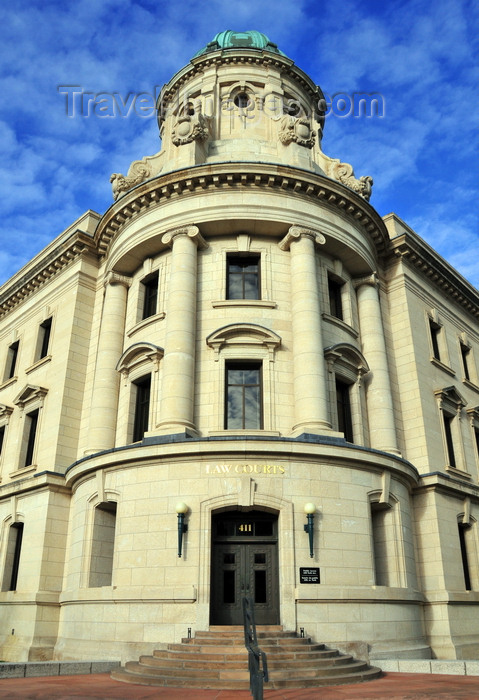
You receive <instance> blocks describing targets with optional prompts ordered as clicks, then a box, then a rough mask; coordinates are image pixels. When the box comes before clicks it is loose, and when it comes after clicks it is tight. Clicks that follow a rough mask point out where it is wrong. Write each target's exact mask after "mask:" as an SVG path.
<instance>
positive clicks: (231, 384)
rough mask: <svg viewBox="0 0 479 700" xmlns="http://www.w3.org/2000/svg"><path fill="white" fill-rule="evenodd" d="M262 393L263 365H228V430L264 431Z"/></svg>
mask: <svg viewBox="0 0 479 700" xmlns="http://www.w3.org/2000/svg"><path fill="white" fill-rule="evenodd" d="M261 393H262V392H261V363H259V362H255V363H240V362H228V363H227V365H226V410H225V414H226V415H225V428H226V429H227V430H234V429H238V430H248V429H249V430H260V429H262V427H263V416H262V396H261Z"/></svg>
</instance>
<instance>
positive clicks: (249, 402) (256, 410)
mask: <svg viewBox="0 0 479 700" xmlns="http://www.w3.org/2000/svg"><path fill="white" fill-rule="evenodd" d="M244 411H245V416H244V423H245V428H251V429H254V428H259V426H260V405H259V387H257V386H254V387H245V406H244Z"/></svg>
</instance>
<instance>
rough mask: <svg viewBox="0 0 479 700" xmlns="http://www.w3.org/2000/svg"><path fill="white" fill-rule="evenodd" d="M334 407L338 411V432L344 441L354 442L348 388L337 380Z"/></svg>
mask: <svg viewBox="0 0 479 700" xmlns="http://www.w3.org/2000/svg"><path fill="white" fill-rule="evenodd" d="M336 405H337V409H338V430H339V431H340V432H341V433H344V439H345V440H347V441H348V442H354V439H353V422H352V418H351V394H350V386H349V384H346V383H345V382H342V381H340V380H339V379H336Z"/></svg>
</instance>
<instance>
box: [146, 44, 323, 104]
mask: <svg viewBox="0 0 479 700" xmlns="http://www.w3.org/2000/svg"><path fill="white" fill-rule="evenodd" d="M235 64H247V65H249V66H252V65H255V64H256V65H267V66H274V67H275V68H278V69H279V70H281V71H282V72H283V73H286V74H288V75H289V76H290V77H291V78H292V79H294V80H296V81H297V82H298V83H299V84H300V85H301V86H302V88H303V89H304V90H306V91H307V92H309V94H310V95H311V97H316V96H317V97H318V99H321V98H323V93H322V91H321V88H320V87H319V86H318V85H315V83H314V82H313V81H312V80H311V78H310V77H309V76H308V75H307V74H306V73H304V71H302V70H301V68H299V67H298V66H297V65H296V64H295V63H294V61H293V60H291V59H290V58H288V57H287V56H282V55H281V54H275V53H272V52H271V51H262V50H260V49H248V48H245V47H243V48H238V49H231V48H228V49H219V50H218V51H213V52H211V53H207V54H202V55H201V56H197V57H196V58H192V59H191V61H190V63H188V64H187V65H186V66H184V67H183V68H182V69H181V70H179V71H178V72H177V73H175V75H174V76H173V77H172V78H171V80H170V81H169V82H168V83H167V84H166V85H164V87H163V89H162V90H161V94H160V97H159V100H162V99H163V100H165V99H166V100H167V99H169V98H170V97H172V96H173V95H174V93H175V92H176V91H177V90H179V89H181V88H182V87H183V85H184V84H185V83H186V82H188V81H190V80H191V79H192V78H194V77H196V76H197V75H202V74H203V73H204V69H205V67H206V68H208V67H210V66H221V65H235Z"/></svg>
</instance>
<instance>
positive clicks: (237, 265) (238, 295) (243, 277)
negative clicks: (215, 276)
mask: <svg viewBox="0 0 479 700" xmlns="http://www.w3.org/2000/svg"><path fill="white" fill-rule="evenodd" d="M259 261H260V258H259V255H258V256H255V255H245V256H241V255H228V257H227V261H226V265H227V270H226V289H227V291H226V296H227V298H228V299H259V298H260V284H259Z"/></svg>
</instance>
